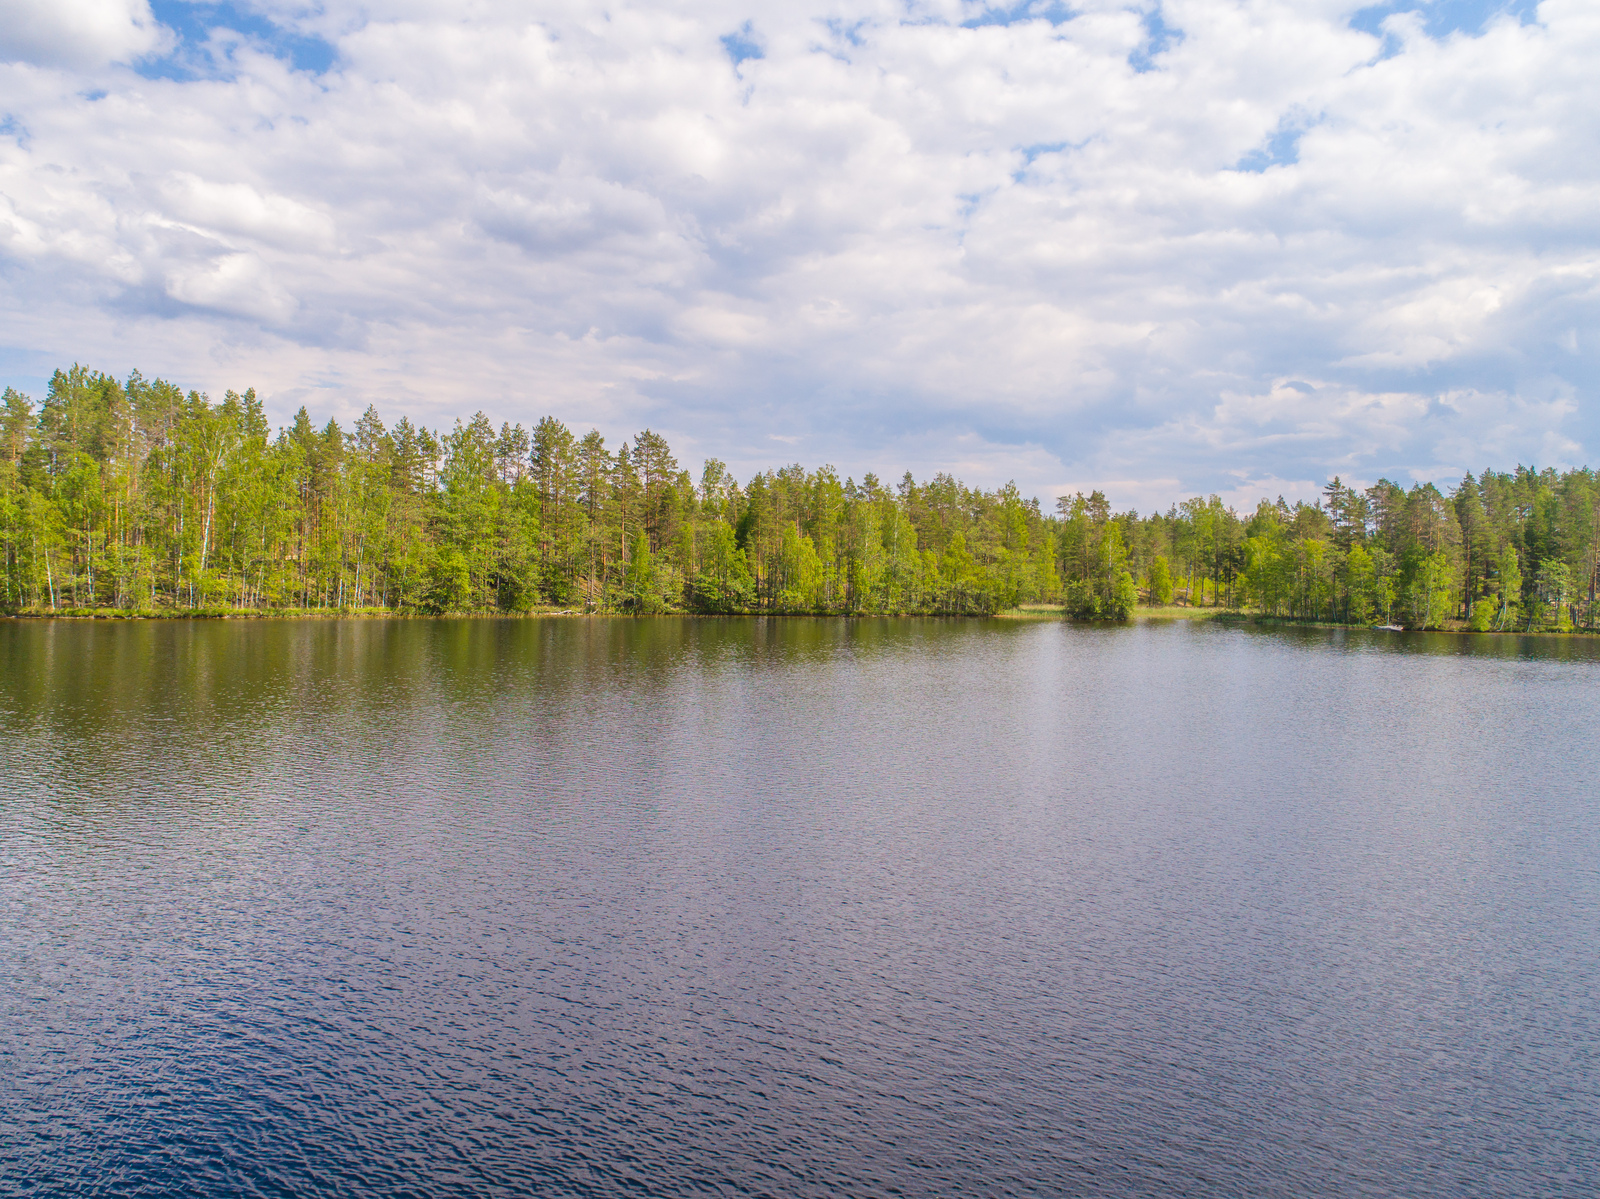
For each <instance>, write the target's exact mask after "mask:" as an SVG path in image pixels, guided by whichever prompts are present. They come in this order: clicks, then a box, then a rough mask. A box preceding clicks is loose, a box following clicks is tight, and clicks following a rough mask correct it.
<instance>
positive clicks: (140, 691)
mask: <svg viewBox="0 0 1600 1199" xmlns="http://www.w3.org/2000/svg"><path fill="white" fill-rule="evenodd" d="M1597 683H1600V655H1597V654H1596V652H1595V650H1594V648H1593V647H1592V643H1591V642H1588V641H1582V640H1559V639H1549V638H1529V639H1521V640H1518V639H1509V638H1505V639H1499V638H1494V639H1491V638H1477V639H1473V638H1463V637H1427V636H1421V635H1411V634H1406V635H1396V634H1381V633H1374V634H1357V633H1330V632H1324V631H1314V630H1299V631H1290V632H1271V633H1264V632H1261V631H1259V630H1250V629H1243V630H1232V629H1221V628H1207V627H1191V626H1188V625H1184V624H1173V625H1155V624H1152V625H1145V626H1140V627H1137V628H1133V629H1125V630H1114V629H1072V628H1068V627H1063V626H1059V625H1054V624H1045V625H1011V624H1001V623H985V622H965V623H962V622H940V621H915V620H900V621H870V620H863V621H855V622H846V621H827V620H816V621H808V620H788V621H781V622H780V621H760V620H741V619H729V620H720V621H719V620H706V621H698V622H693V621H675V620H666V619H663V620H649V621H638V622H631V621H623V620H618V621H604V620H593V621H584V620H559V619H558V620H545V621H514V622H503V623H502V622H492V621H454V622H453V621H433V622H423V621H417V622H404V621H395V622H379V621H324V622H311V621H308V622H281V623H279V622H261V623H228V624H207V623H196V624H183V623H129V624H112V623H95V624H89V623H62V624H48V623H37V622H21V623H17V622H11V623H5V624H0V739H3V740H0V746H3V749H0V1192H3V1193H5V1194H47V1193H48V1194H74V1193H82V1194H90V1193H93V1194H134V1193H138V1194H167V1193H173V1194H179V1193H181V1194H196V1195H199V1194H204V1195H305V1194H351V1195H357V1194H359V1195H469V1194H471V1195H479V1194H512V1193H529V1192H536V1193H541V1194H553V1195H554V1194H584V1195H590V1194H593V1195H600V1194H606V1195H610V1194H617V1193H633V1194H641V1195H643V1194H648V1195H657V1194H662V1195H679V1194H708V1193H715V1194H775V1195H819V1196H820V1195H832V1194H855V1195H872V1194H890V1193H901V1194H912V1195H926V1194H939V1195H957V1194H960V1195H970V1194H979V1193H981V1194H1062V1193H1066V1194H1082V1195H1112V1196H1118V1195H1171V1194H1186V1195H1217V1196H1224V1195H1283V1196H1303V1195H1398V1194H1405V1195H1462V1196H1468V1195H1472V1196H1478V1195H1545V1194H1557V1193H1565V1194H1589V1193H1594V1192H1595V1190H1596V1189H1597V1188H1600V1171H1597V1168H1596V1166H1597V1161H1600V1155H1597V1133H1600V1072H1597V1069H1596V1067H1597V1066H1600V1054H1597V1026H1596V1001H1595V998H1594V995H1595V990H1596V986H1595V984H1596V973H1597V970H1596V949H1597V941H1600V933H1597V917H1600V907H1597V902H1596V901H1597V897H1600V877H1597V863H1600V852H1597V850H1600V844H1597V842H1600V833H1597V827H1600V825H1597V822H1596V819H1595V816H1596V811H1595V810H1596V806H1597V804H1596V798H1597V794H1600V786H1597V783H1596V777H1597V773H1596V767H1597V765H1600V752H1597V750H1596V747H1595V739H1594V735H1593V726H1594V720H1595V712H1596V702H1595V698H1596V694H1597V689H1596V688H1597Z"/></svg>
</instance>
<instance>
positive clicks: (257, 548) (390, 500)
mask: <svg viewBox="0 0 1600 1199" xmlns="http://www.w3.org/2000/svg"><path fill="white" fill-rule="evenodd" d="M1597 562H1600V479H1597V477H1596V474H1595V472H1593V471H1591V470H1589V469H1587V468H1585V469H1582V470H1569V471H1566V472H1557V471H1555V470H1549V469H1547V470H1543V471H1536V470H1534V469H1532V468H1530V467H1521V466H1519V467H1517V468H1516V469H1515V470H1514V471H1511V472H1509V473H1508V472H1497V471H1493V470H1486V471H1484V472H1483V474H1481V475H1479V476H1476V477H1474V476H1473V475H1471V474H1468V475H1467V476H1466V477H1465V478H1464V479H1462V481H1461V482H1460V483H1459V484H1458V485H1457V486H1455V487H1454V488H1452V489H1450V490H1449V492H1448V493H1446V492H1443V491H1441V490H1440V489H1439V488H1437V487H1435V486H1434V485H1433V484H1417V485H1415V486H1413V487H1411V488H1410V489H1406V488H1403V487H1401V486H1399V485H1398V484H1395V483H1392V482H1389V481H1388V480H1380V481H1379V482H1378V483H1377V484H1375V485H1374V486H1372V487H1368V488H1364V489H1357V488H1351V487H1348V486H1346V485H1344V484H1343V483H1342V482H1341V481H1340V480H1339V479H1337V478H1335V479H1334V480H1333V481H1332V482H1331V483H1329V484H1328V485H1327V487H1326V488H1325V490H1324V493H1323V497H1322V499H1321V500H1320V501H1319V502H1317V503H1304V502H1301V503H1296V504H1294V505H1292V506H1291V505H1289V504H1286V503H1285V502H1284V501H1283V500H1282V499H1281V498H1280V499H1278V500H1276V501H1270V500H1266V499H1263V500H1262V501H1261V503H1260V504H1259V505H1258V506H1257V507H1256V509H1255V510H1254V511H1252V512H1246V513H1244V514H1240V513H1238V512H1236V511H1234V510H1233V509H1232V508H1230V507H1227V506H1225V505H1224V504H1223V503H1222V501H1221V500H1220V499H1219V498H1218V497H1216V496H1211V497H1209V498H1198V497H1197V498H1194V499H1190V500H1188V501H1185V502H1183V503H1181V504H1177V505H1174V506H1173V507H1172V508H1170V509H1169V510H1168V511H1167V512H1165V513H1152V514H1149V515H1143V516H1141V515H1140V514H1139V513H1137V512H1133V511H1129V512H1122V513H1118V512H1113V511H1112V510H1111V507H1110V505H1109V504H1108V503H1107V501H1106V498H1105V496H1104V495H1102V494H1101V493H1100V492H1098V491H1097V492H1094V493H1092V494H1091V495H1089V496H1083V495H1082V494H1077V495H1072V496H1066V497H1063V498H1061V499H1060V500H1058V501H1056V503H1055V504H1054V506H1053V508H1052V509H1051V510H1049V511H1046V510H1045V509H1044V508H1042V507H1041V505H1040V503H1039V501H1038V499H1037V498H1025V497H1023V496H1022V495H1021V494H1020V493H1019V492H1018V490H1017V488H1016V486H1015V485H1014V484H1007V485H1006V486H1005V487H1001V488H998V489H995V490H993V491H984V490H981V489H976V488H969V487H966V486H965V485H964V484H962V483H961V482H960V481H958V480H956V479H954V478H951V477H950V476H949V475H947V474H938V475H935V476H934V477H933V478H932V479H931V480H927V481H923V482H919V481H917V480H916V479H914V478H913V477H912V476H911V475H910V474H909V473H908V474H906V475H905V476H904V477H903V478H902V479H901V480H900V481H899V482H898V483H895V484H893V485H887V484H885V483H883V482H881V481H880V480H879V479H878V478H877V477H876V476H875V475H873V474H867V475H865V476H864V477H863V478H862V479H861V480H860V482H857V481H856V480H854V479H849V478H847V479H841V478H840V477H839V475H838V473H837V472H836V471H835V470H834V469H833V468H832V467H828V466H824V467H821V468H819V469H816V470H808V469H806V468H805V467H802V466H799V465H794V466H786V467H782V468H779V469H775V470H768V471H765V472H763V473H760V474H757V475H755V476H754V477H752V478H751V479H749V480H748V481H746V482H742V483H741V482H740V481H739V480H737V479H735V478H734V477H733V475H732V474H731V473H730V472H729V471H728V470H727V468H726V466H725V465H724V464H723V463H721V462H719V461H717V460H715V459H711V460H709V461H706V462H705V463H703V464H702V466H701V469H700V471H699V474H698V477H696V476H694V475H691V473H690V472H689V471H688V470H686V469H684V468H683V467H682V466H680V464H679V462H678V461H677V459H676V458H675V456H674V455H673V453H672V450H671V448H670V447H669V446H668V444H667V442H666V440H665V439H664V438H663V437H661V436H660V435H659V434H656V433H653V432H651V431H650V430H648V429H647V430H645V431H644V432H642V433H640V434H638V435H637V436H636V437H634V438H633V439H632V441H631V442H628V441H625V442H623V443H622V444H620V445H618V446H616V447H615V448H614V449H613V448H612V447H610V446H608V445H607V444H606V439H605V438H604V437H602V436H601V435H600V434H599V433H598V432H597V431H595V430H590V431H588V432H586V433H582V434H579V433H577V432H574V431H573V430H570V429H568V428H567V427H566V426H565V425H563V424H562V423H561V422H560V421H558V420H555V419H554V418H552V417H545V418H543V419H542V420H540V421H538V422H537V423H536V424H534V425H533V426H532V428H531V429H530V428H528V427H525V426H524V425H522V424H511V423H509V422H508V423H504V424H502V425H501V426H500V428H499V430H498V431H497V430H496V429H495V428H494V427H493V425H492V424H491V423H490V422H489V420H488V419H487V418H486V417H485V416H484V415H483V414H482V413H479V414H478V415H476V416H474V417H473V418H472V419H471V420H470V421H465V422H463V421H460V420H458V421H456V422H455V424H454V426H453V427H452V428H451V429H449V430H429V429H426V428H423V427H419V426H415V425H413V424H412V423H411V422H410V421H409V420H407V419H405V418H401V419H400V420H398V421H395V422H394V423H393V424H392V425H386V424H385V422H384V420H383V419H382V417H381V416H380V414H379V413H378V412H376V411H375V410H373V409H370V408H369V409H368V410H367V412H366V414H365V415H363V416H362V417H361V419H360V420H358V421H356V422H355V424H354V427H353V428H351V429H349V430H345V429H342V428H341V427H340V426H339V425H338V424H337V423H336V422H334V421H332V420H330V421H328V422H327V424H325V425H323V426H321V427H320V428H319V427H317V426H316V425H314V424H313V422H312V421H311V419H310V416H309V415H308V414H307V412H306V411H305V409H303V408H302V409H301V410H300V412H299V413H298V414H296V417H295V419H294V422H293V423H292V424H291V425H289V426H287V427H285V428H281V429H279V430H277V431H276V432H274V431H273V430H272V429H271V428H270V427H269V426H268V423H267V420H266V417H265V414H264V412H263V409H262V404H261V402H260V400H259V398H258V397H257V396H256V394H255V392H254V391H246V392H244V393H243V394H237V393H234V392H232V391H230V392H228V393H227V394H226V395H224V396H223V398H222V399H221V400H220V401H212V400H211V399H210V398H209V397H207V396H205V395H201V394H199V393H196V392H194V391H189V392H184V391H183V390H182V389H181V388H179V387H177V386H175V385H173V384H171V383H168V382H165V381H163V380H159V379H157V380H154V381H148V380H146V379H144V378H143V377H142V376H141V375H139V374H138V373H137V372H135V373H134V374H132V375H130V376H129V377H128V378H127V379H126V380H118V379H115V378H113V377H111V376H109V375H105V374H101V373H97V372H93V371H89V370H86V369H85V368H83V367H79V366H74V367H73V368H72V369H71V370H67V371H57V372H56V374H55V375H54V377H53V378H52V379H51V381H50V386H49V389H48V392H47V394H46V395H45V397H44V398H43V400H42V402H40V403H38V404H37V405H35V403H34V401H33V399H32V398H31V397H29V396H24V395H22V394H20V393H18V392H16V391H15V390H12V389H9V388H8V389H7V390H6V391H5V393H4V397H3V404H0V610H3V611H5V612H8V613H11V614H26V615H68V614H71V615H112V614H120V615H130V616H132V615H179V616H239V615H268V614H274V615H295V614H303V615H323V614H329V613H335V612H346V613H362V614H366V613H370V614H383V615H393V614H397V613H416V614H426V613H447V612H448V613H475V612H482V613H488V612H501V613H523V612H540V611H544V612H573V613H582V612H628V613H637V614H647V613H656V612H691V613H707V614H710V613H815V614H873V613H902V614H913V613H922V614H944V615H963V614H965V615H989V614H994V613H997V612H1002V611H1008V610H1013V609H1017V608H1018V607H1019V606H1022V605H1039V606H1045V605H1055V606H1059V607H1060V609H1061V610H1062V611H1063V612H1064V613H1066V614H1067V615H1070V616H1073V617H1075V618H1078V619H1111V620H1120V619H1128V618H1129V617H1130V616H1132V615H1133V614H1135V613H1136V612H1137V611H1138V610H1139V608H1140V606H1141V605H1153V606H1155V607H1158V608H1159V607H1163V606H1170V605H1174V604H1179V605H1182V606H1184V607H1185V608H1186V609H1191V610H1192V609H1195V608H1201V609H1215V610H1219V611H1228V612H1241V613H1255V614H1258V615H1261V616H1264V617H1270V618H1282V619H1291V620H1297V621H1315V622H1320V623H1337V624H1355V625H1372V624H1379V625H1395V626H1403V627H1406V628H1448V627H1459V628H1470V629H1475V630H1483V631H1489V630H1504V631H1510V630H1515V631H1519V632H1521V631H1539V630H1544V631H1570V630H1574V629H1582V630H1593V629H1594V628H1595V624H1596V619H1597V612H1596V603H1595V592H1596V584H1597V574H1596V572H1597ZM1035 610H1038V609H1035Z"/></svg>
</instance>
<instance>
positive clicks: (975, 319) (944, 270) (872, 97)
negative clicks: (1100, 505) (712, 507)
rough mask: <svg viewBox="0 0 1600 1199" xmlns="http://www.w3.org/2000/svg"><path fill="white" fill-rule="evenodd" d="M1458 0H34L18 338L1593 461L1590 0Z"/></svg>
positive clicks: (966, 439)
mask: <svg viewBox="0 0 1600 1199" xmlns="http://www.w3.org/2000/svg"><path fill="white" fill-rule="evenodd" d="M1460 8H1461V6H1459V5H1457V6H1455V8H1454V9H1452V10H1451V12H1452V13H1454V14H1455V16H1456V17H1459V16H1460V12H1459V10H1460ZM530 12H531V19H530ZM1443 12H1444V10H1443V9H1439V8H1434V9H1419V10H1417V11H1395V12H1388V11H1387V10H1374V9H1370V8H1369V9H1365V10H1362V9H1359V8H1358V6H1355V5H1352V4H1348V3H1334V2H1330V0H1322V2H1317V0H1311V2H1300V3H1294V4H1286V3H1274V2H1271V0H1251V2H1245V3H1230V2H1222V0H1203V2H1201V0H1169V2H1168V3H1165V4H1163V5H1162V6H1161V7H1160V8H1155V7H1151V6H1144V7H1140V6H1137V5H1132V6H1130V5H1124V4H1098V3H1088V4H1080V5H1077V6H1075V7H1073V8H1072V9H1071V10H1070V12H1069V11H1068V10H1066V9H1064V8H1054V7H1046V6H1043V5H1034V6H1032V7H1029V6H1027V5H1024V6H1021V7H1018V8H1013V9H1008V10H1005V11H1004V12H1001V11H998V10H993V9H986V8H984V7H982V6H979V5H974V4H965V3H927V4H920V3H918V4H896V3H871V2H870V0H869V2H866V3H858V4H846V3H834V4H827V3H820V4H814V5H806V4H798V5H793V6H787V7H785V8H784V9H783V10H782V11H781V12H766V11H754V10H751V9H750V8H748V7H743V6H738V5H734V4H731V3H721V2H718V0H707V2H700V3H694V4H688V3H684V4H672V3H652V4H617V5H602V4H585V3H547V4H542V5H539V6H536V7H534V8H533V9H531V10H530V9H529V8H528V7H527V6H521V5H496V4H473V3H466V4H463V3H460V2H455V3H450V4H443V3H432V2H430V0H409V2H403V3H397V4H393V5H390V6H388V8H387V11H386V13H385V14H384V15H383V16H382V17H378V16H375V15H373V14H371V13H369V12H367V11H366V10H365V9H364V8H363V7H362V6H360V5H356V4H353V3H352V4H346V3H344V2H343V0H329V2H328V3H326V4H324V5H321V6H319V7H314V8H310V9H308V8H306V7H304V6H301V5H292V4H279V3H277V2H276V0H266V2H263V3H257V4H254V5H252V6H249V7H246V6H244V5H243V4H236V5H233V6H227V5H220V6H219V5H186V4H184V3H181V2H180V0H166V2H165V3H157V5H156V7H155V9H154V11H152V10H151V8H150V7H149V6H148V4H147V2H146V0H53V2H48V3H47V2H45V0H0V29H3V30H5V31H6V32H4V33H0V58H3V59H5V60H7V61H6V62H5V63H4V64H0V312H3V314H4V320H5V330H6V331H5V333H4V335H3V336H0V374H3V375H4V376H5V377H6V378H7V379H8V381H13V382H18V381H20V382H26V381H27V380H28V379H30V378H33V379H37V377H38V376H39V375H42V374H47V373H48V371H49V370H50V369H52V368H53V367H55V366H56V365H59V364H62V363H65V362H67V361H70V360H72V359H81V360H83V361H85V362H86V363H88V364H91V365H95V366H103V367H105V368H106V369H111V370H114V371H117V372H118V373H121V372H123V371H126V370H127V369H129V368H131V367H133V366H139V367H140V368H141V369H143V370H144V371H145V372H146V373H147V374H162V375H166V376H169V377H172V378H173V379H175V380H177V381H179V382H182V383H184V384H185V385H193V386H197V387H200V388H204V389H210V390H211V391H213V392H218V391H220V390H221V389H222V388H224V387H229V386H232V387H239V388H242V387H244V386H248V385H252V384H254V385H256V386H257V387H259V388H260V389H261V390H262V391H263V392H264V393H265V394H266V395H267V396H268V397H269V404H270V410H271V411H272V413H273V415H274V416H276V417H277V418H278V419H280V420H282V419H284V418H286V417H287V416H288V414H289V413H290V412H292V411H293V409H294V408H296V407H298V406H299V405H300V404H301V403H305V404H307V405H308V406H309V407H310V408H311V409H312V411H313V413H315V414H317V415H319V416H326V415H336V416H339V417H340V418H341V419H348V418H349V417H350V416H352V415H353V414H356V413H359V411H360V410H361V409H362V408H364V407H365V405H366V404H367V403H368V402H376V403H377V404H378V405H379V408H380V410H381V411H383V412H384V413H385V414H387V415H398V414H399V413H401V412H406V413H409V414H411V415H412V416H413V417H416V418H420V419H422V420H424V421H426V422H428V423H430V424H431V423H435V422H439V421H447V420H449V419H453V418H454V417H456V416H458V415H468V414H470V413H471V412H472V411H474V410H476V409H479V408H482V409H484V410H486V411H488V412H489V413H490V414H491V416H493V417H494V418H495V419H496V420H499V419H511V420H518V419H523V420H526V419H528V418H529V417H530V416H531V417H535V418H536V417H537V416H539V415H542V414H543V413H545V412H553V413H555V414H556V415H558V416H561V417H562V418H564V419H566V420H568V421H569V422H570V423H574V424H579V425H587V424H591V423H593V424H597V425H599V426H600V427H601V428H602V430H603V431H605V432H607V433H609V434H611V435H613V436H622V435H626V434H628V433H630V432H631V431H633V430H634V429H637V428H640V427H643V426H645V425H651V426H653V427H655V428H657V429H658V430H660V431H663V432H665V433H666V434H667V435H668V437H669V438H670V439H671V441H672V443H673V445H674V446H675V448H677V449H678V451H679V453H680V456H681V457H683V458H685V459H690V460H697V459H698V458H699V457H702V456H706V455H712V454H715V455H717V456H719V457H722V458H725V459H727V460H729V461H730V463H732V464H734V465H735V466H736V467H738V468H741V473H747V472H748V471H749V470H751V469H754V468H757V467H761V466H765V465H769V464H772V463H775V462H778V461H783V460H787V459H799V460H802V461H805V462H807V463H810V464H818V463H821V462H823V461H832V462H834V463H836V464H838V465H839V467H840V468H841V469H842V470H845V471H849V472H854V473H859V472H860V471H863V470H867V469H878V470H879V471H880V472H885V471H892V472H896V473H897V472H898V471H899V470H900V469H905V468H911V469H913V470H916V471H917V473H919V474H925V473H929V472H931V471H933V470H939V469H948V470H952V471H954V472H955V473H957V474H960V475H963V476H965V477H966V478H968V479H969V481H973V482H981V483H985V484H993V483H997V482H1000V481H1003V480H1004V479H1006V478H1011V477H1015V478H1016V479H1018V481H1019V482H1021V483H1022V484H1023V485H1024V487H1025V489H1027V490H1032V491H1038V492H1041V493H1049V492H1054V491H1057V490H1060V489H1062V488H1071V487H1078V486H1083V487H1088V486H1091V485H1099V486H1104V487H1106V488H1107V490H1108V491H1110V493H1111V495H1112V498H1113V499H1114V500H1116V501H1117V502H1118V503H1119V504H1124V505H1126V504H1137V505H1139V506H1140V507H1144V508H1148V507H1151V506H1161V507H1165V506H1166V504H1167V503H1168V502H1170V501H1172V500H1174V499H1177V498H1182V497H1183V496H1185V495H1188V494H1193V493H1197V492H1204V491H1220V492H1222V493H1224V494H1225V495H1227V496H1228V497H1229V498H1231V499H1234V500H1235V501H1236V502H1240V503H1253V501H1254V499H1255V498H1256V496H1257V495H1258V494H1261V493H1263V492H1271V493H1273V494H1276V493H1277V492H1280V491H1281V492H1285V493H1287V494H1289V495H1291V496H1294V495H1297V494H1298V495H1309V493H1310V492H1311V491H1313V490H1314V489H1315V487H1316V486H1318V485H1320V483H1321V482H1322V481H1323V480H1324V479H1325V478H1327V477H1328V476H1330V475H1332V474H1334V473H1339V474H1342V475H1344V476H1345V477H1346V478H1355V479H1359V480H1370V479H1373V478H1376V477H1377V476H1378V475H1380V474H1387V475H1389V476H1390V477H1396V478H1399V479H1401V480H1402V481H1409V480H1410V479H1412V478H1441V479H1448V478H1452V477H1459V475H1460V474H1461V473H1462V472H1463V471H1465V470H1467V469H1479V468H1481V467H1483V466H1485V465H1496V466H1509V465H1511V464H1512V463H1514V462H1517V461H1523V462H1536V463H1538V464H1539V465H1541V466H1542V465H1578V464H1581V463H1582V462H1583V461H1584V460H1585V458H1586V456H1587V455H1588V454H1590V453H1592V447H1593V446H1594V445H1595V444H1596V441H1597V438H1600V416H1597V410H1596V404H1595V395H1594V391H1595V383H1596V380H1597V378H1600V371H1597V366H1600V344H1597V342H1600V330H1597V322H1596V317H1597V315H1600V215H1597V214H1600V180H1597V173H1600V144H1597V143H1600V82H1597V72H1595V71H1594V69H1593V64H1594V63H1595V62H1596V61H1600V11H1597V10H1596V9H1595V8H1594V7H1593V6H1592V5H1589V4H1585V3H1582V2H1581V0H1546V2H1545V3H1543V4H1541V5H1539V6H1538V7H1537V9H1536V10H1532V9H1529V10H1527V11H1526V12H1524V13H1522V14H1521V15H1520V16H1519V15H1515V14H1511V13H1498V14H1497V13H1494V12H1493V11H1479V12H1476V13H1475V14H1473V13H1469V14H1468V17H1469V18H1470V19H1459V20H1456V21H1455V23H1456V24H1457V26H1459V27H1457V28H1453V29H1452V28H1450V27H1449V23H1448V22H1447V23H1446V24H1445V25H1444V26H1443V27H1441V25H1440V19H1439V18H1440V16H1441V13H1443ZM1452 19H1455V18H1452Z"/></svg>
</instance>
